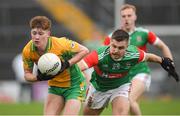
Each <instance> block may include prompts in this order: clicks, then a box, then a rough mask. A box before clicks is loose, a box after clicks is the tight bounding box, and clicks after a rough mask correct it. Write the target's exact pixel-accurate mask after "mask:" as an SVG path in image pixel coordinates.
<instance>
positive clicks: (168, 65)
mask: <svg viewBox="0 0 180 116" xmlns="http://www.w3.org/2000/svg"><path fill="white" fill-rule="evenodd" d="M145 60H146V61H148V62H156V63H160V64H161V66H162V68H163V69H164V70H166V71H167V72H168V73H169V74H170V75H171V76H172V77H173V78H174V79H175V80H176V81H177V82H178V81H179V75H178V74H177V72H176V69H175V66H174V62H173V61H172V60H171V59H170V58H167V57H159V56H157V55H155V54H151V53H146V56H145Z"/></svg>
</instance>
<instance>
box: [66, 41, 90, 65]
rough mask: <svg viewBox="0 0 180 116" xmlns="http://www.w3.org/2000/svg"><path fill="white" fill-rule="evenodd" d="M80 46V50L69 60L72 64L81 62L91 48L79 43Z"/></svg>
mask: <svg viewBox="0 0 180 116" xmlns="http://www.w3.org/2000/svg"><path fill="white" fill-rule="evenodd" d="M79 48H80V51H79V52H78V53H77V54H76V55H75V56H74V57H73V58H71V59H70V60H69V63H70V66H72V65H73V64H76V63H77V62H79V61H80V60H81V59H82V58H83V57H84V56H85V55H87V54H88V53H89V50H88V49H87V48H86V47H85V46H83V45H80V44H79Z"/></svg>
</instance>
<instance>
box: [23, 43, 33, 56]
mask: <svg viewBox="0 0 180 116" xmlns="http://www.w3.org/2000/svg"><path fill="white" fill-rule="evenodd" d="M31 49H33V47H32V40H31V41H29V42H28V43H27V44H26V45H25V47H24V48H23V51H22V54H23V56H27V55H28V54H30V51H31Z"/></svg>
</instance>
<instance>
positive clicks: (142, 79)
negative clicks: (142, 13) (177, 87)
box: [104, 4, 173, 115]
mask: <svg viewBox="0 0 180 116" xmlns="http://www.w3.org/2000/svg"><path fill="white" fill-rule="evenodd" d="M120 17H121V27H120V28H121V29H123V30H125V31H127V32H128V33H129V35H130V40H129V44H130V45H135V46H137V47H138V48H140V49H141V50H143V51H145V52H146V49H147V48H146V47H147V44H148V43H149V44H151V45H153V46H155V47H157V48H158V49H159V50H161V52H162V53H163V56H164V57H168V58H170V59H171V60H172V59H173V57H172V54H171V52H170V49H169V48H168V46H167V45H166V44H165V43H164V42H163V41H162V40H160V39H159V38H158V37H157V36H156V35H155V34H154V33H153V32H151V31H149V30H147V29H144V28H141V27H136V24H135V22H136V20H137V15H136V7H135V6H133V5H130V4H125V5H123V6H122V7H121V9H120ZM110 38H111V35H109V36H108V37H107V38H106V39H105V41H104V44H105V45H109V43H110ZM130 74H131V77H132V85H131V90H130V111H131V113H132V114H134V115H141V110H140V108H139V105H138V102H137V101H138V99H139V98H140V96H141V95H142V94H143V93H144V92H145V90H148V89H149V86H150V83H151V76H150V69H149V67H148V65H147V63H146V62H142V63H139V64H137V65H136V66H135V67H134V68H132V70H131V71H130Z"/></svg>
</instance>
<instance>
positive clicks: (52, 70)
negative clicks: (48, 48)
mask: <svg viewBox="0 0 180 116" xmlns="http://www.w3.org/2000/svg"><path fill="white" fill-rule="evenodd" d="M38 69H39V71H40V72H41V73H42V74H46V75H52V76H54V75H56V74H57V73H58V72H59V71H60V69H61V60H60V58H59V57H58V56H57V55H56V54H54V53H46V54H43V55H42V56H41V57H40V58H39V60H38Z"/></svg>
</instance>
